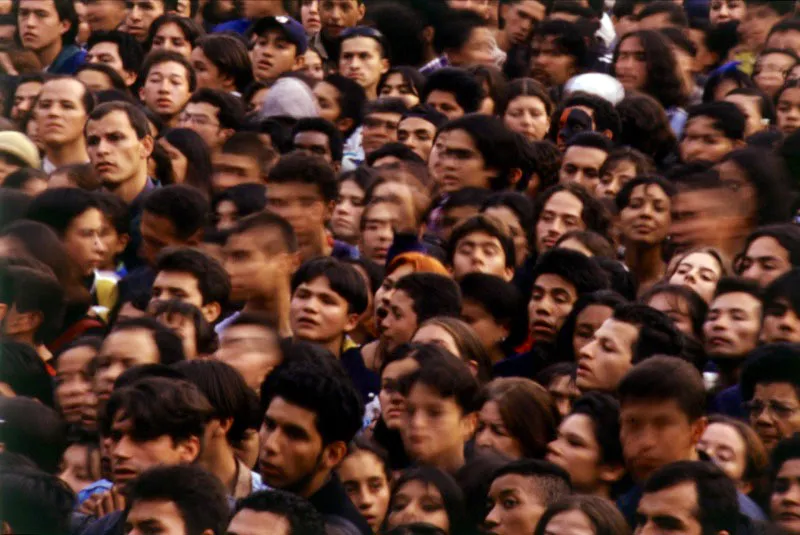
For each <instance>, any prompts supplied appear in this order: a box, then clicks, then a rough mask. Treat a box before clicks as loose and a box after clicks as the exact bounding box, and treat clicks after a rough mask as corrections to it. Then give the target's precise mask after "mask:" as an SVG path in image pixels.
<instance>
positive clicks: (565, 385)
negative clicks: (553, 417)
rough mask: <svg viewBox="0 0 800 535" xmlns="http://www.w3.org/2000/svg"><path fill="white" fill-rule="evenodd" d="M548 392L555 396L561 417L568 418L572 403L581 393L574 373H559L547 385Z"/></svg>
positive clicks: (555, 402) (554, 399)
mask: <svg viewBox="0 0 800 535" xmlns="http://www.w3.org/2000/svg"><path fill="white" fill-rule="evenodd" d="M547 392H548V393H549V394H550V397H551V398H553V404H555V406H556V410H558V414H559V415H560V416H561V418H562V419H563V418H566V417H567V415H568V414H569V413H570V411H571V410H572V404H573V403H574V402H575V400H576V399H578V398H579V397H580V395H581V393H580V390H578V387H577V386H576V385H575V379H573V378H572V375H559V376H557V377H555V378H554V379H553V380H552V381H550V384H549V385H547Z"/></svg>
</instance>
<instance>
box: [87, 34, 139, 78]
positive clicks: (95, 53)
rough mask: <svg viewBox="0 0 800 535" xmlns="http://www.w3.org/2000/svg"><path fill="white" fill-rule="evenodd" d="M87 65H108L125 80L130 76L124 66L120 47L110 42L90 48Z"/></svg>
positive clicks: (103, 42)
mask: <svg viewBox="0 0 800 535" xmlns="http://www.w3.org/2000/svg"><path fill="white" fill-rule="evenodd" d="M86 63H99V64H103V65H108V66H109V67H111V68H112V69H114V70H115V71H117V73H119V75H120V76H122V77H123V78H124V77H127V76H129V74H130V73H128V72H127V71H126V70H125V67H123V66H122V58H121V57H120V55H119V45H117V43H112V42H110V41H102V42H100V43H97V44H96V45H94V46H93V47H92V48H90V49H89V50H88V51H87V53H86Z"/></svg>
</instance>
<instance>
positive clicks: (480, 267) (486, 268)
mask: <svg viewBox="0 0 800 535" xmlns="http://www.w3.org/2000/svg"><path fill="white" fill-rule="evenodd" d="M468 273H488V274H490V275H495V276H497V277H500V278H502V279H505V280H511V277H512V276H513V275H514V271H513V269H512V268H509V267H506V255H505V251H503V245H502V244H501V243H500V240H499V239H497V238H495V237H494V236H490V235H489V234H487V233H485V232H473V233H471V234H467V235H466V236H464V237H463V238H461V239H460V240H458V243H457V244H456V246H455V252H454V253H453V277H455V279H456V280H461V279H462V278H463V277H464V276H465V275H467V274H468Z"/></svg>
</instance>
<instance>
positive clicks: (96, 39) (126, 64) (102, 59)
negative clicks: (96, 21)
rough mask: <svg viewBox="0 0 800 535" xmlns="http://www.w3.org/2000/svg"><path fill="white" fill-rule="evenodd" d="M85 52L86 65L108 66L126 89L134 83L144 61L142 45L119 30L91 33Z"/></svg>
mask: <svg viewBox="0 0 800 535" xmlns="http://www.w3.org/2000/svg"><path fill="white" fill-rule="evenodd" d="M86 50H87V53H86V63H100V64H103V65H108V66H109V67H111V68H112V69H114V70H115V71H116V72H117V73H118V74H119V75H120V76H122V79H123V80H124V81H125V85H127V86H128V87H130V86H131V85H133V83H134V82H135V81H136V77H137V76H138V75H139V70H140V69H141V67H142V62H143V61H144V51H143V50H142V45H140V44H139V42H138V41H137V40H136V39H134V38H133V36H131V34H129V33H125V32H121V31H119V30H110V31H97V32H93V33H92V34H91V35H90V36H89V41H88V42H87V43H86Z"/></svg>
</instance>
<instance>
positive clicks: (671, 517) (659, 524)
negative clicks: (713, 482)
mask: <svg viewBox="0 0 800 535" xmlns="http://www.w3.org/2000/svg"><path fill="white" fill-rule="evenodd" d="M698 510H699V506H698V503H697V488H696V487H695V484H694V483H692V482H685V483H679V484H677V485H675V486H672V487H668V488H666V489H662V490H659V491H656V492H648V493H645V494H644V495H643V496H642V499H641V501H640V502H639V506H638V508H637V510H636V516H637V518H638V520H637V525H636V533H648V534H649V533H663V532H666V531H667V530H669V531H672V532H673V533H683V534H686V535H702V534H703V531H704V530H703V526H701V525H700V521H699V520H698V518H697V511H698Z"/></svg>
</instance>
